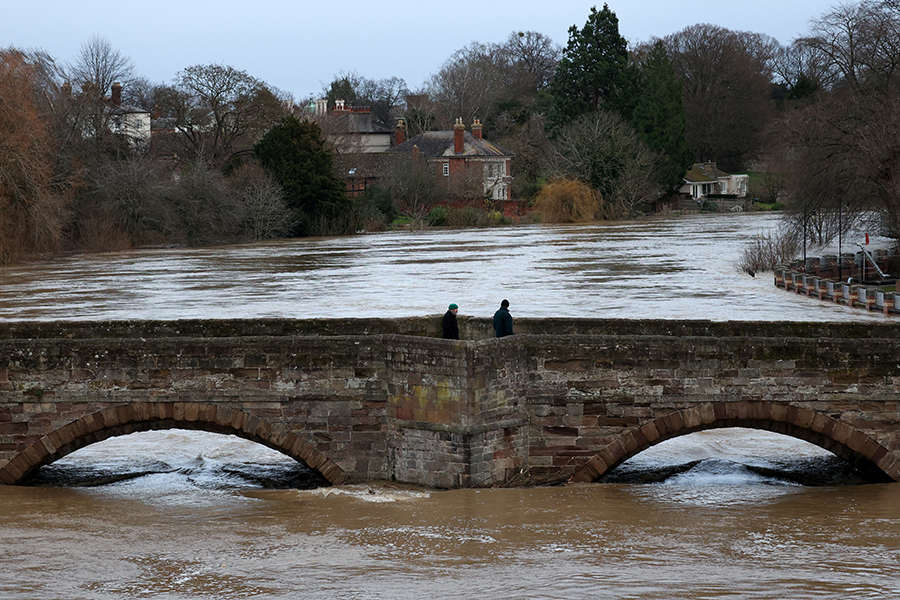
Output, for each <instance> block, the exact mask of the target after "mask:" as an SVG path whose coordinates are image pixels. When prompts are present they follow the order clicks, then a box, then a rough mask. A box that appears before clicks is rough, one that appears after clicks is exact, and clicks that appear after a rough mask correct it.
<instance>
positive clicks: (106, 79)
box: [68, 35, 134, 100]
mask: <svg viewBox="0 0 900 600" xmlns="http://www.w3.org/2000/svg"><path fill="white" fill-rule="evenodd" d="M68 74H69V80H70V81H71V82H72V85H73V86H76V87H80V88H81V89H82V91H83V92H85V93H88V92H90V93H91V94H93V95H94V96H95V97H96V99H98V100H102V99H103V98H105V97H107V96H108V95H109V94H110V91H111V90H112V86H113V84H114V83H117V82H118V83H121V84H122V85H125V86H127V84H129V83H130V82H131V79H132V77H133V76H134V66H133V65H132V63H131V59H130V58H128V57H126V56H125V55H123V54H122V53H121V52H119V51H118V50H116V49H115V48H113V47H112V44H110V43H109V40H107V39H106V38H103V37H101V36H99V35H94V36H93V37H91V38H90V39H89V40H88V41H86V42H85V43H84V44H82V45H81V50H80V51H79V53H78V58H77V59H76V60H75V63H74V64H72V65H71V66H70V67H69V71H68Z"/></svg>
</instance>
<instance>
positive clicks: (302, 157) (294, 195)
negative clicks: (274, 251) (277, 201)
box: [253, 116, 355, 235]
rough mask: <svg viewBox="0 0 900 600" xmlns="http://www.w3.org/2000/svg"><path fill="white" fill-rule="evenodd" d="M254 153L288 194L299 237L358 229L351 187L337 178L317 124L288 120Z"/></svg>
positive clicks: (266, 138)
mask: <svg viewBox="0 0 900 600" xmlns="http://www.w3.org/2000/svg"><path fill="white" fill-rule="evenodd" d="M253 149H254V152H255V153H256V156H257V157H258V158H259V161H260V163H262V165H263V166H264V167H265V168H266V169H267V170H268V171H269V172H270V173H272V175H273V176H274V177H275V179H276V180H277V181H278V182H279V183H280V184H281V186H282V188H284V192H285V195H286V197H287V202H288V206H289V207H290V208H291V210H292V211H293V212H294V218H295V220H296V222H297V226H296V228H295V230H294V232H293V233H294V234H295V235H323V234H330V233H346V232H347V231H348V230H353V229H355V227H353V224H354V223H355V218H354V216H353V210H352V204H351V201H350V199H349V198H348V196H347V192H346V187H345V186H344V184H343V183H342V182H341V180H340V179H338V177H337V176H336V175H335V173H334V169H333V166H332V155H331V152H330V151H329V150H328V149H327V148H326V147H325V141H324V139H323V137H322V131H321V129H319V126H318V125H317V124H315V123H311V122H309V121H301V120H300V119H298V118H296V117H292V116H291V117H285V118H284V119H283V120H282V121H281V124H279V125H276V126H275V127H273V128H272V129H270V130H269V132H268V133H266V135H265V136H263V138H262V139H261V140H260V141H259V142H258V143H257V144H256V146H254V148H253Z"/></svg>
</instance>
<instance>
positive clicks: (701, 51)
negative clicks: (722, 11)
mask: <svg viewBox="0 0 900 600" xmlns="http://www.w3.org/2000/svg"><path fill="white" fill-rule="evenodd" d="M663 42H664V44H665V45H666V50H667V52H668V55H669V57H670V58H671V60H672V64H673V66H674V67H675V72H676V74H677V76H678V78H679V79H681V82H682V88H681V89H682V98H683V101H684V108H685V117H686V121H687V122H686V136H687V140H688V145H689V146H690V147H691V149H692V150H693V151H694V153H695V154H696V155H697V156H698V158H700V159H701V160H715V161H717V162H718V163H719V167H720V168H722V169H723V170H725V171H736V170H739V169H743V168H746V164H747V163H748V162H749V161H750V160H752V159H754V158H756V157H757V156H758V155H759V153H760V151H761V150H762V147H763V141H764V136H763V134H764V131H765V128H766V126H767V125H768V123H769V122H770V120H771V119H772V117H773V114H772V106H771V103H770V100H769V99H770V95H771V91H772V88H771V84H772V69H773V67H774V64H775V63H774V58H775V56H776V54H777V51H778V48H779V46H778V43H777V42H776V41H775V40H774V39H772V38H769V37H767V36H763V35H760V34H755V33H746V32H735V31H730V30H728V29H725V28H723V27H718V26H715V25H694V26H691V27H687V28H686V29H684V30H682V31H680V32H678V33H675V34H672V35H670V36H667V37H666V38H664V40H663Z"/></svg>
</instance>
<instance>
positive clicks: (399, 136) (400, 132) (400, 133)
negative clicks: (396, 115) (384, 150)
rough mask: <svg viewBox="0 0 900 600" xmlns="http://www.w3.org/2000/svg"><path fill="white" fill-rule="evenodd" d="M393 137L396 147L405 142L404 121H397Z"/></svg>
mask: <svg viewBox="0 0 900 600" xmlns="http://www.w3.org/2000/svg"><path fill="white" fill-rule="evenodd" d="M394 137H396V141H397V145H400V144H402V143H403V142H405V141H406V121H404V120H403V119H400V120H399V121H397V131H396V133H395V136H394Z"/></svg>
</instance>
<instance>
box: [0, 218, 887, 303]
mask: <svg viewBox="0 0 900 600" xmlns="http://www.w3.org/2000/svg"><path fill="white" fill-rule="evenodd" d="M777 219H778V217H777V216H773V215H765V214H748V215H721V216H697V217H684V218H668V219H665V218H661V219H651V220H646V221H640V222H615V223H602V224H597V225H589V226H585V225H580V226H568V227H560V226H531V227H521V228H505V229H482V230H462V231H426V232H414V233H410V232H396V233H384V234H376V235H365V236H353V237H346V238H329V239H321V240H299V241H296V240H290V241H277V242H269V243H262V244H252V245H246V246H233V247H228V248H203V249H170V250H141V251H137V252H126V253H116V254H108V255H94V256H76V257H72V258H69V259H65V260H54V261H49V262H45V263H41V264H37V265H27V266H24V267H15V268H2V269H0V320H15V319H42V320H46V319H77V320H85V319H139V318H150V319H180V318H230V317H298V318H305V317H336V318H341V317H354V316H383V317H397V316H409V315H428V314H441V313H443V312H444V311H445V310H446V309H447V305H448V304H449V303H450V302H455V303H456V304H458V305H459V306H460V314H461V315H481V316H485V315H491V314H493V312H494V310H496V308H497V306H498V305H499V303H500V300H501V299H503V298H508V299H509V301H510V304H511V311H512V313H513V315H514V316H515V315H519V316H523V317H524V316H528V317H567V316H571V317H580V316H584V317H603V316H607V317H620V318H637V319H639V318H647V317H650V316H652V317H656V318H668V319H693V318H707V319H713V320H719V321H723V320H735V319H741V320H770V319H781V320H794V321H796V320H817V321H823V320H824V321H830V320H872V319H875V320H877V319H879V316H878V315H868V314H865V313H864V312H863V311H858V310H852V309H849V308H844V307H838V306H834V305H827V304H822V303H820V302H819V301H818V300H815V299H809V298H805V297H799V296H797V295H793V296H791V295H790V294H787V293H785V292H779V291H778V290H776V289H775V287H774V285H773V282H772V275H771V273H768V274H765V275H763V274H760V275H759V276H758V277H755V278H753V277H750V276H749V275H748V274H746V273H742V272H739V271H738V270H737V269H736V268H735V263H736V262H737V260H738V258H739V257H740V253H741V250H742V249H743V248H744V246H745V245H746V244H748V243H750V242H752V240H753V239H754V238H755V236H757V235H759V234H760V233H767V232H769V231H770V229H771V228H772V227H773V225H774V223H775V221H776V220H777ZM847 243H848V244H849V242H847Z"/></svg>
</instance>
